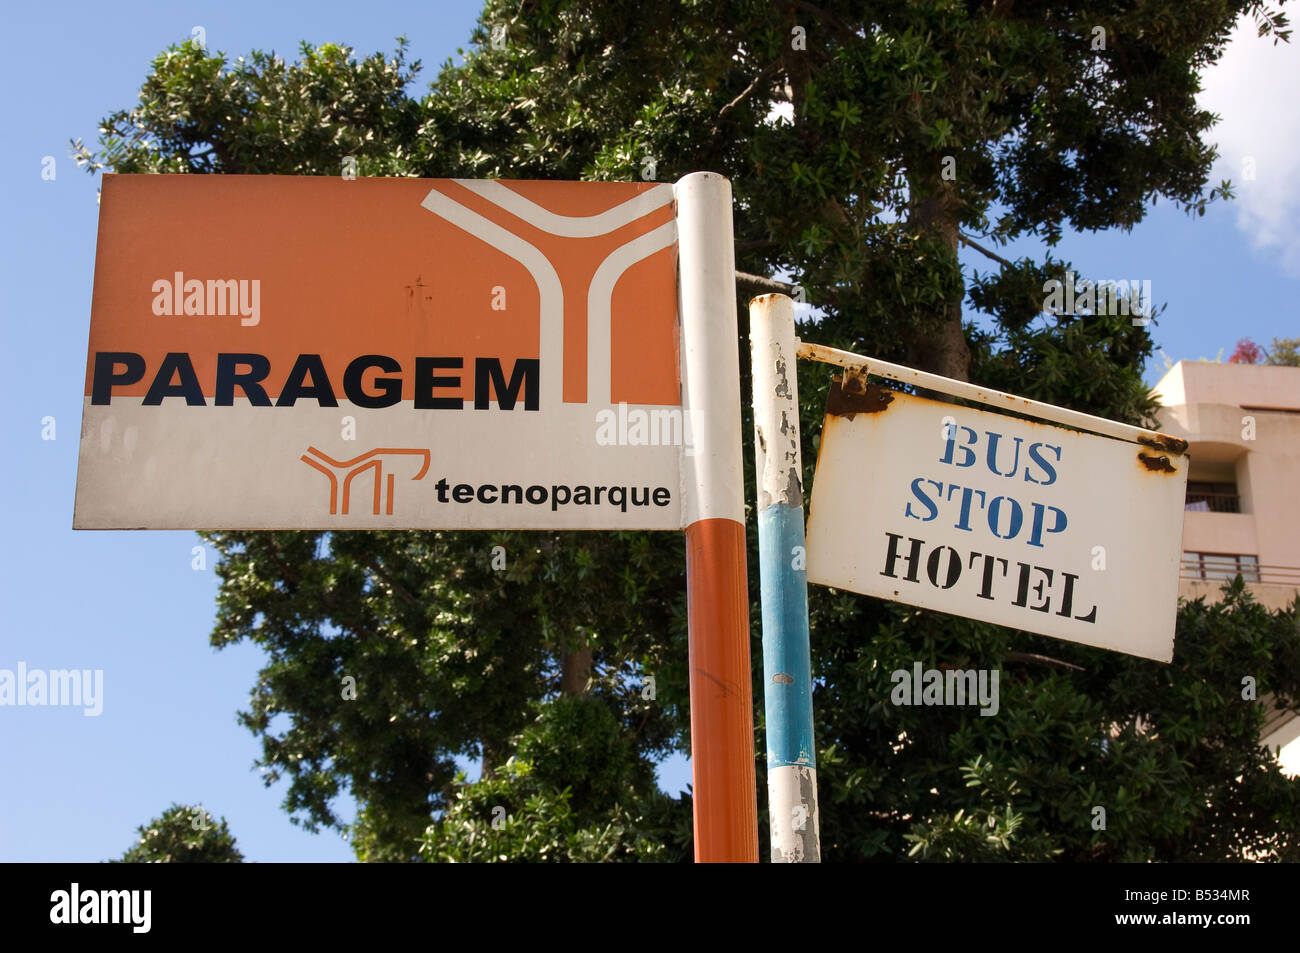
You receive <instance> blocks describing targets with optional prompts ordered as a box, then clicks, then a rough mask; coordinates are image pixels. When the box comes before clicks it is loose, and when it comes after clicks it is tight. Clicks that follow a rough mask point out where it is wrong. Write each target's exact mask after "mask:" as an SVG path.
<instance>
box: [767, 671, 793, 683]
mask: <svg viewBox="0 0 1300 953" xmlns="http://www.w3.org/2000/svg"><path fill="white" fill-rule="evenodd" d="M772 681H774V682H776V683H777V684H778V685H793V684H794V676H793V675H787V674H785V672H777V673H776V674H775V675H773V676H772Z"/></svg>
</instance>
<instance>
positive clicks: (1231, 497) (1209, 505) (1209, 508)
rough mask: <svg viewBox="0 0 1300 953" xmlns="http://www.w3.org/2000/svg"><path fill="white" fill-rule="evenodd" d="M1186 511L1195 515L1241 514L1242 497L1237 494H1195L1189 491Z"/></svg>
mask: <svg viewBox="0 0 1300 953" xmlns="http://www.w3.org/2000/svg"><path fill="white" fill-rule="evenodd" d="M1186 509H1188V510H1190V511H1192V512H1194V513H1240V512H1241V497H1240V496H1238V495H1237V494H1236V493H1194V492H1192V491H1190V490H1189V491H1188V493H1187V505H1186Z"/></svg>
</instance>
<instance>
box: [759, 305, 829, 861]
mask: <svg viewBox="0 0 1300 953" xmlns="http://www.w3.org/2000/svg"><path fill="white" fill-rule="evenodd" d="M749 313H750V346H751V356H752V366H753V380H754V438H755V439H754V453H755V472H756V473H757V483H758V508H759V513H758V549H759V564H760V565H759V568H760V576H761V579H762V603H763V672H764V675H765V677H764V679H763V685H764V698H763V701H764V706H765V710H766V712H767V791H768V814H769V820H770V824H771V840H772V843H771V857H772V862H773V863H817V862H819V861H820V860H821V846H820V840H819V828H820V820H819V814H818V811H817V749H816V745H815V742H814V738H813V721H812V665H811V660H810V650H809V644H808V580H807V573H806V571H805V565H806V564H805V560H804V525H803V482H802V470H803V461H802V454H801V450H800V445H799V387H798V376H797V368H796V365H795V336H794V306H793V303H792V302H791V300H790V299H789V298H787V297H786V296H785V295H776V294H773V295H763V296H762V297H759V298H755V299H754V300H753V301H752V302H750V306H749Z"/></svg>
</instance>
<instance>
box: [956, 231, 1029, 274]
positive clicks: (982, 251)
mask: <svg viewBox="0 0 1300 953" xmlns="http://www.w3.org/2000/svg"><path fill="white" fill-rule="evenodd" d="M957 237H958V238H959V239H961V243H962V244H963V245H965V246H966V247H967V248H973V249H975V250H976V251H977V252H979V253H980V254H981V255H983V256H985V257H986V258H992V259H993V260H994V261H996V262H998V263H999V264H1000V265H1002V266H1003V267H1004V268H1014V267H1015V265H1014V264H1012V263H1011V262H1009V261H1007V260H1006V259H1005V258H1003V257H1002V256H1001V255H997V254H994V253H993V252H991V251H989V250H988V249H987V248H985V247H984V246H983V245H980V244H978V243H976V242H973V241H971V240H970V239H969V238H967V237H966V236H965V235H964V234H962V233H961V232H958V233H957Z"/></svg>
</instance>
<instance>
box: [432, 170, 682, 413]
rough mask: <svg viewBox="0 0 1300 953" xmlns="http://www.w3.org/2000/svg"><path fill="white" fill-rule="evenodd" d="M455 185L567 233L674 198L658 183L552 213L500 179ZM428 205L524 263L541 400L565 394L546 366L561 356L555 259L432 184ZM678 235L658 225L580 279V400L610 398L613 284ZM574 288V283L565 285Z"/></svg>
mask: <svg viewBox="0 0 1300 953" xmlns="http://www.w3.org/2000/svg"><path fill="white" fill-rule="evenodd" d="M452 181H454V182H456V183H457V184H458V185H461V186H464V187H465V188H466V189H468V190H470V191H471V192H474V193H475V194H477V195H479V196H481V197H482V198H484V199H487V200H488V201H489V202H491V203H492V204H493V205H495V206H497V207H498V208H500V209H503V210H504V211H506V212H509V213H510V214H511V215H513V216H515V217H516V218H518V219H522V220H523V221H525V222H527V223H528V224H529V225H532V226H533V227H535V228H538V229H540V230H541V231H544V232H548V233H550V234H552V235H559V236H562V237H566V238H592V237H595V236H597V235H608V234H609V233H610V232H613V231H616V230H617V229H620V228H622V227H623V226H625V225H627V224H628V223H630V222H634V221H636V220H637V219H639V218H644V217H645V216H647V215H649V214H650V213H651V212H654V211H655V210H656V209H660V208H663V207H664V206H665V205H668V204H669V203H671V202H672V200H673V187H672V186H671V185H657V186H655V187H654V188H652V189H648V190H646V191H645V192H642V193H641V194H640V195H638V196H636V198H633V199H629V200H628V201H626V202H623V203H622V204H620V205H616V206H614V207H613V208H611V209H609V210H607V211H604V212H601V213H600V214H599V215H588V216H571V215H558V214H556V213H555V212H551V211H549V210H547V209H545V208H542V207H541V206H540V205H538V204H537V203H535V202H533V201H530V200H529V199H526V198H524V197H523V196H522V195H520V194H519V193H518V192H515V191H514V190H512V189H509V188H507V187H506V186H505V185H503V184H502V183H500V182H496V181H480V180H476V179H453V180H452ZM420 204H421V205H423V206H424V207H425V208H427V209H428V210H429V211H430V212H433V213H434V214H435V215H437V216H439V217H441V218H444V219H446V220H447V221H448V222H450V223H451V224H453V225H455V226H456V227H457V228H460V229H463V230H464V231H466V232H469V233H470V234H471V235H473V236H474V237H475V238H479V239H481V240H483V241H485V242H487V243H488V244H489V245H491V246H492V247H493V248H495V249H497V250H498V251H500V252H502V253H503V254H506V255H509V256H510V257H511V258H513V259H514V260H515V261H517V262H519V263H520V264H521V265H523V266H524V267H525V268H527V269H528V273H529V274H530V275H532V277H533V280H534V281H536V282H537V290H538V296H539V298H540V300H541V312H542V314H541V342H540V349H539V355H540V358H541V365H542V367H543V368H546V369H547V370H546V371H544V372H543V374H542V380H541V385H542V406H543V407H544V408H545V407H555V406H558V405H559V404H560V403H561V402H562V401H563V399H564V376H563V374H557V373H555V372H554V371H553V370H551V369H552V368H560V367H562V366H563V362H564V295H565V289H564V287H563V284H562V283H561V281H560V277H559V275H558V274H557V273H556V271H555V267H554V266H553V265H552V264H551V262H550V261H549V260H548V259H547V257H546V256H545V255H544V254H543V253H542V252H541V251H540V250H539V249H538V248H537V247H536V246H534V245H531V244H529V243H528V242H526V241H524V240H523V239H522V238H520V237H519V236H518V235H515V234H513V233H512V232H510V231H509V230H507V229H506V228H503V227H502V226H500V225H498V224H496V223H495V222H492V221H489V220H488V219H486V218H484V217H483V216H482V215H479V214H478V213H477V212H474V211H471V210H470V209H468V208H466V207H465V206H463V205H461V204H460V203H459V202H457V201H455V200H454V199H451V198H449V197H447V196H446V195H443V194H442V193H441V192H439V191H438V190H437V189H433V190H432V191H430V192H429V194H428V195H426V196H425V197H424V201H423V202H421V203H420ZM675 241H677V224H676V221H675V220H669V221H668V222H665V223H664V224H663V225H660V226H659V227H658V228H655V229H653V230H651V231H649V232H647V233H646V234H644V235H640V236H638V237H636V238H634V239H632V240H631V241H629V242H627V243H625V244H623V245H620V246H619V247H618V248H616V249H614V251H612V252H610V254H609V255H608V256H607V257H606V258H605V260H604V261H602V262H601V263H600V265H599V266H598V267H597V268H596V270H595V273H594V274H593V275H592V277H591V280H590V282H589V284H588V286H587V400H588V401H589V402H591V401H594V402H596V403H600V404H608V403H611V402H612V400H613V397H612V394H611V384H610V378H611V373H610V366H611V354H610V343H611V340H612V333H611V326H610V322H611V315H610V312H611V302H612V298H613V292H614V285H615V284H617V283H618V279H619V277H620V276H621V275H622V274H623V273H624V272H625V271H627V270H628V268H630V267H631V266H632V265H634V264H636V263H637V262H639V261H642V260H644V259H646V258H649V257H650V256H651V255H653V254H654V253H655V252H657V251H660V250H662V249H664V248H667V247H669V246H670V245H672V244H673V243H674V242H675ZM570 291H571V292H574V293H578V292H576V290H575V289H570Z"/></svg>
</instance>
